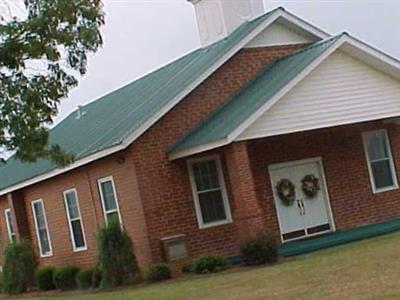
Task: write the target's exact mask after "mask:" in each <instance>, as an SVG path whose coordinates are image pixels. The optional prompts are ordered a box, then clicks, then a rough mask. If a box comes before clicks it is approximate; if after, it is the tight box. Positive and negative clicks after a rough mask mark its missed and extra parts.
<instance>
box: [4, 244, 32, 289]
mask: <svg viewBox="0 0 400 300" xmlns="http://www.w3.org/2000/svg"><path fill="white" fill-rule="evenodd" d="M3 257H4V264H3V292H4V293H6V294H10V295H13V294H20V293H23V292H26V290H27V289H30V288H31V287H32V286H33V282H34V277H35V267H36V264H35V256H34V254H33V251H32V249H31V247H30V245H29V243H28V242H26V241H22V242H14V243H10V244H9V245H7V247H6V248H5V250H4V256H3Z"/></svg>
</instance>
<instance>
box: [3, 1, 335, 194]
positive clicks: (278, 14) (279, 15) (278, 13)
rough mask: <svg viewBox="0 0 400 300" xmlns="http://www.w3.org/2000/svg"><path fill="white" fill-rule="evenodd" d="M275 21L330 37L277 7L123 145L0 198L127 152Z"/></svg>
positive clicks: (16, 186) (16, 187)
mask: <svg viewBox="0 0 400 300" xmlns="http://www.w3.org/2000/svg"><path fill="white" fill-rule="evenodd" d="M278 19H280V21H281V20H285V21H286V22H288V23H290V24H293V26H294V27H298V28H299V29H301V30H303V31H304V32H309V34H310V35H312V36H315V37H316V38H317V39H324V38H327V37H329V34H327V33H326V32H324V31H322V30H320V29H318V28H317V27H315V26H313V25H311V24H310V23H308V22H306V21H303V20H301V19H300V18H298V17H296V16H294V15H293V14H291V13H289V12H287V11H285V10H284V9H283V8H281V7H280V8H278V9H276V10H275V11H274V12H272V13H271V15H270V16H269V17H267V18H266V20H265V21H264V22H263V23H261V24H260V25H259V26H257V27H256V28H255V29H254V30H253V31H252V32H251V33H249V34H248V35H247V36H246V37H244V38H243V39H242V40H241V41H239V42H238V43H237V44H236V46H235V47H233V48H232V49H231V50H230V51H229V52H227V53H226V54H225V55H224V56H223V57H222V58H221V59H220V60H218V61H217V62H216V63H215V64H214V65H213V66H211V67H210V68H209V69H208V70H207V71H205V72H204V74H203V75H201V76H200V77H199V78H198V79H197V80H196V81H194V82H192V83H191V84H190V85H189V86H187V87H186V89H184V90H183V91H182V92H181V93H180V94H178V95H177V96H176V97H175V98H174V99H173V100H172V101H170V102H169V103H168V104H167V105H165V106H164V107H163V108H162V109H161V110H159V111H158V112H157V113H155V114H154V115H153V116H152V117H151V118H149V119H148V120H147V121H146V122H144V123H143V124H142V125H141V126H140V127H139V128H138V129H137V130H135V131H134V132H132V133H129V134H127V136H126V138H125V139H124V140H123V142H122V143H120V144H118V145H116V146H113V147H110V148H107V149H105V150H101V151H99V152H96V153H94V154H91V155H89V156H87V157H84V158H82V159H79V160H77V161H75V162H74V163H73V164H71V165H69V166H68V167H65V168H57V169H54V170H51V171H49V172H46V173H45V174H41V175H38V176H35V177H33V178H30V179H28V180H24V181H22V182H20V183H17V184H14V185H12V186H9V187H7V188H5V189H3V190H1V191H0V196H2V195H5V194H7V193H10V192H13V191H15V190H19V189H22V188H25V187H27V186H30V185H33V184H35V183H38V182H41V181H44V180H46V179H49V178H52V177H55V176H57V175H60V174H63V173H65V172H68V171H70V170H73V169H76V168H78V167H80V166H83V165H86V164H88V163H91V162H93V161H96V160H98V159H101V158H103V157H106V156H109V155H111V154H113V153H116V152H118V151H121V150H124V149H126V148H127V147H128V146H129V145H130V144H132V143H133V142H134V141H135V140H136V139H138V138H139V137H140V136H141V135H142V134H143V133H144V132H146V131H147V130H148V129H149V128H150V127H151V126H153V125H154V124H155V123H156V122H157V121H158V120H159V119H161V118H162V117H163V116H164V115H165V114H167V113H168V112H169V111H170V110H171V109H172V108H173V107H175V106H176V105H177V104H178V103H179V102H180V101H181V100H183V99H184V98H185V97H186V96H187V95H188V94H190V93H191V92H192V91H193V90H194V89H195V88H197V87H198V86H199V85H200V84H201V83H202V82H203V81H204V80H206V79H207V78H208V77H209V76H211V75H212V74H213V73H214V72H215V71H216V70H218V69H219V68H220V67H221V66H222V65H223V64H224V63H225V62H226V61H228V60H229V59H230V58H231V57H233V56H234V55H235V54H236V53H237V52H238V51H239V50H240V49H242V48H243V47H245V45H246V44H248V43H249V42H250V41H251V40H252V39H254V38H255V37H256V36H257V35H259V34H260V33H261V32H262V31H263V30H265V29H266V28H267V27H268V26H270V25H271V24H273V23H274V22H275V21H276V20H278Z"/></svg>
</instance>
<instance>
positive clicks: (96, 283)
mask: <svg viewBox="0 0 400 300" xmlns="http://www.w3.org/2000/svg"><path fill="white" fill-rule="evenodd" d="M101 277H102V271H101V270H100V268H98V267H96V268H94V269H93V274H92V288H94V289H95V288H98V287H100V285H101Z"/></svg>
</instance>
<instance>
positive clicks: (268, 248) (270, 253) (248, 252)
mask: <svg viewBox="0 0 400 300" xmlns="http://www.w3.org/2000/svg"><path fill="white" fill-rule="evenodd" d="M240 252H241V258H242V261H243V263H244V264H246V265H259V264H265V263H273V262H276V261H277V260H278V242H277V239H276V236H275V235H274V234H271V233H260V234H258V235H257V236H255V237H254V238H251V239H250V240H248V241H247V242H246V243H245V244H244V245H243V246H242V247H241V248H240Z"/></svg>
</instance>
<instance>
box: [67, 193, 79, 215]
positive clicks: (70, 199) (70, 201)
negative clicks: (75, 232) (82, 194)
mask: <svg viewBox="0 0 400 300" xmlns="http://www.w3.org/2000/svg"><path fill="white" fill-rule="evenodd" d="M65 199H66V203H67V208H68V213H69V217H70V219H76V218H80V215H79V209H78V202H77V201H76V194H75V192H68V193H66V194H65Z"/></svg>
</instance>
